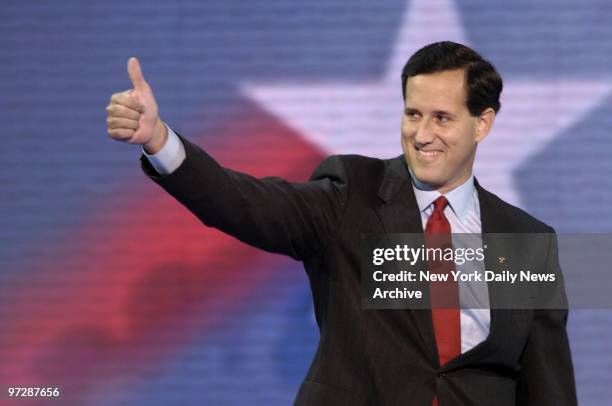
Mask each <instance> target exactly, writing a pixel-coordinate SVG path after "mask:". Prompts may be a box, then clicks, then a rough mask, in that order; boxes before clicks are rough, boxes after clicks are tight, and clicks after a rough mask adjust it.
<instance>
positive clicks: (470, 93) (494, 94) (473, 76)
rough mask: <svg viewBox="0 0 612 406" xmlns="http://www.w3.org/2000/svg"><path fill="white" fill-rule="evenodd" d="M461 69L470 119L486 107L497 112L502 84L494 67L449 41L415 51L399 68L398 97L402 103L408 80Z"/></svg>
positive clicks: (480, 57)
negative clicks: (399, 84)
mask: <svg viewBox="0 0 612 406" xmlns="http://www.w3.org/2000/svg"><path fill="white" fill-rule="evenodd" d="M452 69H464V70H465V72H466V86H467V101H466V104H467V107H468V110H469V111H470V114H471V115H472V116H474V117H476V116H478V115H480V113H482V112H483V111H484V110H485V109H486V108H487V107H491V108H492V109H493V110H495V113H497V112H499V109H500V108H501V103H500V102H499V95H500V94H501V91H502V88H503V84H502V79H501V76H499V73H497V71H496V70H495V67H494V66H493V65H492V64H491V63H490V62H489V61H487V60H485V59H484V58H483V57H482V56H480V55H479V54H478V53H477V52H476V51H474V50H473V49H471V48H469V47H467V46H465V45H462V44H458V43H456V42H452V41H442V42H435V43H433V44H429V45H427V46H424V47H423V48H421V49H419V50H418V51H416V52H415V53H414V54H413V55H412V56H411V57H410V59H409V60H408V62H406V65H404V69H402V94H403V96H404V100H406V81H407V80H408V78H409V77H412V76H416V75H420V74H424V73H435V72H442V71H445V70H452Z"/></svg>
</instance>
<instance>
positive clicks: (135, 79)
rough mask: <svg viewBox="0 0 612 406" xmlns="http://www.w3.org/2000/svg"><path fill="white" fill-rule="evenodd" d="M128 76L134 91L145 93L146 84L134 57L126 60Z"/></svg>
mask: <svg viewBox="0 0 612 406" xmlns="http://www.w3.org/2000/svg"><path fill="white" fill-rule="evenodd" d="M128 75H129V76H130V80H131V81H132V85H133V86H134V90H136V91H146V90H148V89H149V85H148V83H147V82H146V81H145V78H144V76H142V71H141V70H140V63H139V62H138V59H136V58H134V57H131V58H130V59H128Z"/></svg>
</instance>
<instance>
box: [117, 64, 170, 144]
mask: <svg viewBox="0 0 612 406" xmlns="http://www.w3.org/2000/svg"><path fill="white" fill-rule="evenodd" d="M128 75H129V77H130V81H131V82H132V86H133V89H130V90H126V91H124V92H120V93H115V94H113V95H112V96H111V98H110V102H109V104H108V106H106V115H107V118H106V129H107V132H108V135H109V136H110V137H111V138H112V139H115V140H118V141H123V142H127V143H130V144H141V145H143V146H144V147H145V149H147V150H148V152H149V153H155V152H157V151H158V150H159V149H161V147H162V146H163V144H164V143H165V141H166V138H167V132H166V126H165V125H164V124H163V123H162V121H161V120H160V119H159V114H158V109H157V102H156V101H155V97H154V96H153V90H151V87H150V86H149V84H148V83H147V82H146V81H145V79H144V76H143V75H142V71H141V70H140V63H138V59H136V58H130V59H129V60H128Z"/></svg>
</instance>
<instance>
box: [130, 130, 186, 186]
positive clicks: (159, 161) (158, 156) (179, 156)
mask: <svg viewBox="0 0 612 406" xmlns="http://www.w3.org/2000/svg"><path fill="white" fill-rule="evenodd" d="M164 125H165V126H166V128H167V129H168V139H167V140H166V143H165V144H164V146H163V147H162V148H161V149H160V150H159V151H157V152H156V153H155V154H148V153H147V151H145V149H144V148H143V147H142V146H140V149H141V151H142V153H143V154H144V156H146V157H147V159H148V160H149V162H150V163H151V165H152V166H153V168H155V170H156V171H157V172H158V173H159V174H160V175H169V174H171V173H172V172H174V171H175V170H176V169H177V168H178V167H179V166H181V164H182V163H183V161H184V160H185V146H184V145H183V143H182V142H181V140H180V139H179V137H178V135H176V133H175V132H174V131H172V129H171V128H170V127H168V125H167V124H166V123H164Z"/></svg>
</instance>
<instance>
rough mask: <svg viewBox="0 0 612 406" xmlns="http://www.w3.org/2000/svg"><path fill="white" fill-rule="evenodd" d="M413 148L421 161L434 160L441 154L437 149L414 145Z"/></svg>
mask: <svg viewBox="0 0 612 406" xmlns="http://www.w3.org/2000/svg"><path fill="white" fill-rule="evenodd" d="M415 149H416V151H417V157H418V158H419V160H421V161H423V162H434V161H435V160H437V159H438V158H439V157H440V156H441V155H442V151H440V150H437V149H434V150H423V149H419V148H416V147H415Z"/></svg>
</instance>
